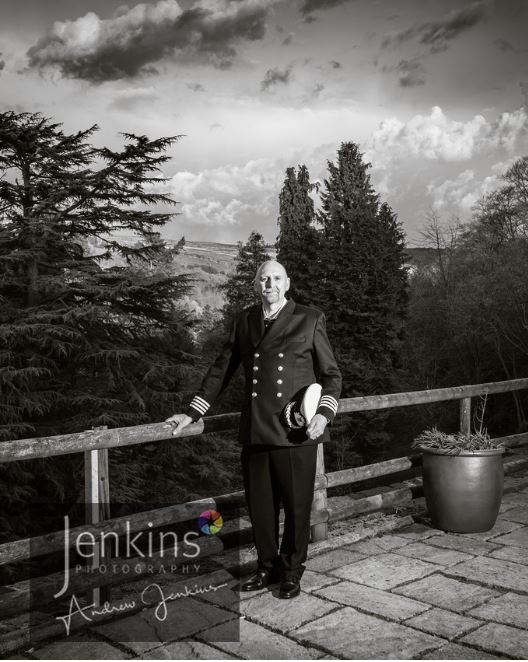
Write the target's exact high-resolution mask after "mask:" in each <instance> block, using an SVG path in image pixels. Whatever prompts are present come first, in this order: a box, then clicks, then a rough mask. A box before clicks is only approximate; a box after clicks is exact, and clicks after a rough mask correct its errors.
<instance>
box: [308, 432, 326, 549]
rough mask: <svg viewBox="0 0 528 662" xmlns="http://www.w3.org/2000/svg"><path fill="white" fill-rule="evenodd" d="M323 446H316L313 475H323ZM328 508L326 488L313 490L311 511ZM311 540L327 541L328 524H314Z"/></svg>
mask: <svg viewBox="0 0 528 662" xmlns="http://www.w3.org/2000/svg"><path fill="white" fill-rule="evenodd" d="M323 448H324V444H317V465H316V469H315V475H316V476H318V475H320V474H324V473H325V462H324V450H323ZM327 508H328V500H327V496H326V486H325V487H322V488H320V489H318V490H315V492H314V497H313V502H312V510H315V511H321V510H323V511H326V510H327ZM311 534H312V535H311V540H312V542H319V541H320V540H327V539H328V522H321V523H320V524H314V525H313V526H312V527H311Z"/></svg>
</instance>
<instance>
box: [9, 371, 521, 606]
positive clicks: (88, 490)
mask: <svg viewBox="0 0 528 662" xmlns="http://www.w3.org/2000/svg"><path fill="white" fill-rule="evenodd" d="M526 388H528V378H525V379H516V380H510V381H505V382H490V383H486V384H476V385H475V384H473V385H467V386H457V387H449V388H442V389H435V390H426V391H413V392H408V393H390V394H386V395H375V396H362V397H356V398H347V399H343V400H340V402H339V409H338V414H343V413H349V412H359V411H370V410H377V409H387V408H389V407H403V406H409V405H418V404H429V403H433V402H442V401H447V400H459V401H460V429H461V430H462V431H468V430H469V428H470V423H471V398H472V397H477V396H483V395H492V394H496V393H507V392H512V391H517V390H521V389H526ZM239 418H240V415H239V414H222V415H218V416H210V417H206V418H204V419H200V420H199V421H198V422H197V423H194V424H191V425H189V426H188V427H187V428H186V429H185V430H184V431H183V432H182V433H181V434H180V435H179V437H189V436H196V435H201V434H205V433H211V432H220V431H225V430H232V429H235V428H236V426H237V424H238V421H239ZM168 438H170V439H173V441H174V443H177V439H178V437H172V436H171V426H170V425H169V424H166V423H152V424H148V425H139V426H134V427H127V428H116V429H110V430H109V429H107V428H106V427H102V428H96V429H93V430H88V431H85V432H81V433H75V434H65V435H57V436H52V437H38V438H33V439H21V440H16V441H8V442H3V443H0V462H14V461H20V460H29V459H35V458H43V457H52V456H55V455H64V454H67V453H75V452H83V453H84V454H85V502H86V507H87V509H86V523H87V525H88V526H83V527H82V530H83V531H88V532H92V533H93V534H94V535H96V536H99V535H100V533H101V532H104V531H106V530H112V531H115V532H117V533H119V532H122V531H124V528H123V527H124V526H125V522H128V523H129V526H130V531H131V532H134V533H135V532H138V531H142V530H145V528H146V525H147V522H150V523H152V525H153V526H154V527H159V526H165V525H171V524H176V523H179V522H185V521H187V520H189V519H191V518H193V517H197V516H198V515H199V514H200V512H202V511H203V510H205V509H219V510H220V511H221V510H222V507H226V508H228V507H243V506H244V493H243V492H242V491H239V492H233V493H231V494H224V495H220V496H216V497H211V498H206V499H200V500H197V501H192V502H188V503H185V504H179V505H170V506H167V507H163V508H158V509H156V510H151V511H148V512H141V513H137V514H134V515H130V516H127V517H126V518H114V519H110V512H109V510H108V508H109V504H110V499H111V489H110V485H109V478H108V451H109V449H111V448H122V447H124V446H132V445H137V444H145V443H153V442H156V441H161V440H166V439H168ZM501 441H502V443H503V444H504V445H505V446H506V447H509V448H513V447H516V446H521V445H524V444H527V443H528V433H522V434H516V435H511V436H507V437H502V438H501ZM323 447H324V444H319V448H318V456H317V472H316V479H315V493H314V501H313V506H312V517H311V534H312V535H311V539H312V542H317V541H321V540H324V539H326V538H327V536H328V522H329V521H332V520H334V519H342V518H346V517H351V516H354V515H359V514H363V513H368V512H372V511H375V510H380V509H383V508H387V507H393V506H398V505H403V504H409V503H411V502H412V499H413V498H414V497H415V496H416V494H417V489H419V485H420V480H419V479H415V480H409V481H405V482H404V483H402V484H400V485H398V486H394V487H393V488H392V489H389V490H385V491H382V492H380V493H379V494H374V495H367V496H360V497H359V498H356V499H353V500H351V501H350V503H348V504H347V505H346V506H345V507H343V508H341V509H340V510H336V511H335V512H333V513H330V512H329V509H328V504H327V490H328V488H331V487H336V486H338V485H350V484H353V483H357V482H360V481H365V480H367V479H372V478H377V477H381V476H391V475H393V474H395V473H399V472H402V471H406V470H408V469H411V468H413V467H417V466H420V462H421V456H420V455H419V454H417V455H409V456H405V457H400V458H396V459H391V460H386V461H383V462H378V463H375V464H370V465H365V466H361V467H354V468H351V469H344V470H342V471H334V472H330V473H326V472H325V466H324V453H323ZM523 464H528V459H526V460H524V459H513V460H510V461H509V462H506V465H507V469H509V470H514V469H516V468H518V467H520V466H521V465H523ZM103 508H106V510H103ZM236 526H237V527H240V526H241V527H242V530H243V531H245V532H246V533H247V534H249V533H250V530H251V527H250V525H249V523H246V524H244V522H243V521H239V522H237V523H236ZM232 530H233V528H232V527H231V528H230V526H229V523H227V526H225V527H224V530H223V532H224V533H229V532H230V531H232ZM74 533H75V531H74V530H72V535H71V536H70V539H72V540H73V539H74ZM30 543H31V555H32V557H33V556H39V555H44V554H48V553H50V552H57V551H60V550H63V545H64V538H63V534H62V532H61V533H58V532H57V533H49V534H46V535H44V536H40V537H38V538H32V539H24V540H17V541H14V542H9V543H5V544H3V545H0V565H1V564H7V563H14V562H17V561H21V560H24V559H27V558H29V552H30ZM218 551H219V549H218V546H217V540H215V536H210V537H206V538H204V539H202V540H201V553H202V555H205V556H207V555H208V554H215V553H217V552H218ZM97 562H98V560H97V559H95V560H94V563H97ZM116 562H117V560H116ZM130 562H131V560H130V559H129V560H128V563H130ZM138 563H141V560H138ZM118 565H119V564H118ZM126 579H127V578H126V577H124V576H122V575H120V574H119V572H117V573H115V574H114V576H113V578H112V583H119V582H120V581H126ZM47 581H48V585H47V588H53V587H54V583H53V582H54V581H55V580H54V578H53V577H50V578H48V580H47ZM56 581H59V578H56ZM97 586H98V583H97V577H94V578H92V579H90V578H88V577H83V578H82V587H83V588H84V590H87V589H88V588H92V587H93V588H94V590H97ZM72 590H75V583H74V582H72ZM22 593H23V592H19V593H17V592H16V591H14V593H13V595H8V596H7V598H6V599H7V603H6V601H5V600H4V601H3V606H2V608H1V610H0V611H1V612H2V613H4V614H5V613H16V612H17V611H19V610H20V608H21V605H22V602H23V601H24V596H23V594H22ZM95 598H96V599H97V596H95ZM6 610H7V611H6Z"/></svg>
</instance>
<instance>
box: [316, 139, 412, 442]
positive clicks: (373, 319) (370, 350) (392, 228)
mask: <svg viewBox="0 0 528 662" xmlns="http://www.w3.org/2000/svg"><path fill="white" fill-rule="evenodd" d="M369 167H370V164H368V163H364V162H363V158H362V154H361V152H360V151H359V148H358V146H357V145H356V144H355V143H352V142H348V143H343V144H342V145H341V147H340V148H339V150H338V153H337V162H336V163H332V162H329V163H328V169H329V176H328V178H327V179H326V180H325V182H324V191H323V192H322V194H321V200H322V209H321V211H320V213H319V215H318V218H319V222H320V224H321V226H322V241H321V247H320V252H321V257H322V262H321V269H322V272H321V278H318V279H316V281H315V285H316V286H315V296H316V298H317V302H318V305H319V307H321V308H323V309H324V310H325V312H326V314H327V322H328V332H329V335H330V337H331V339H332V342H333V345H334V349H335V353H336V358H337V360H338V363H339V365H340V368H341V371H342V374H343V392H342V396H343V397H352V396H357V395H371V394H380V393H387V392H389V391H390V390H391V386H392V383H393V376H394V368H395V365H396V362H397V357H398V353H399V336H400V335H401V327H402V319H403V316H404V314H405V306H406V273H405V270H404V268H403V257H404V253H403V234H402V231H401V229H400V227H399V225H398V223H397V221H396V218H395V216H394V214H393V213H392V211H391V209H390V207H388V205H386V204H383V205H381V206H380V205H379V197H378V195H377V194H376V193H375V191H374V188H373V186H372V184H371V181H370V176H369V175H368V173H367V170H368V168H369ZM358 418H359V419H362V421H363V425H362V426H361V427H358V425H356V427H355V430H356V432H357V431H358V430H359V429H362V432H361V441H362V442H363V443H364V444H365V445H367V446H369V447H371V446H379V445H380V443H381V442H383V441H388V435H387V434H386V433H385V432H384V430H383V421H382V419H383V418H384V416H383V415H380V414H376V415H365V416H363V417H355V419H358Z"/></svg>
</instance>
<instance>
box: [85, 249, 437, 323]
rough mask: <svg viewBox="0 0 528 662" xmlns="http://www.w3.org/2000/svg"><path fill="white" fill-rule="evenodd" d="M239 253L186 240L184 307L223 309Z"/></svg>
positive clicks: (429, 255) (413, 258)
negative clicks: (187, 281) (189, 280)
mask: <svg viewBox="0 0 528 662" xmlns="http://www.w3.org/2000/svg"><path fill="white" fill-rule="evenodd" d="M119 240H120V241H121V242H123V243H124V244H126V245H129V246H132V245H134V244H136V243H137V241H138V238H137V237H134V236H130V237H128V236H126V237H120V238H119ZM165 243H166V245H167V246H170V247H174V246H176V245H177V244H178V242H177V241H176V240H167V241H166V242H165ZM85 248H86V250H87V251H88V253H89V254H91V255H95V254H97V253H100V252H102V248H103V242H102V241H101V240H99V239H97V240H92V241H90V243H87V244H86V245H85ZM267 251H268V253H269V254H270V255H271V256H272V257H275V248H274V247H272V246H268V247H267ZM405 252H406V254H407V255H408V262H407V263H406V264H407V266H409V267H411V273H412V272H413V271H414V270H416V269H419V268H421V267H423V266H426V265H428V264H430V263H431V262H432V261H433V260H434V258H435V249H433V248H407V249H406V251H405ZM237 253H238V246H237V245H236V244H221V243H218V242H212V241H186V242H185V246H184V247H183V250H181V251H180V252H179V253H178V255H176V256H175V257H174V261H173V273H174V274H178V273H180V274H181V273H186V274H189V275H190V276H191V278H192V279H193V281H194V282H193V290H192V292H191V294H190V295H189V297H187V300H186V301H185V305H186V306H187V307H188V308H189V309H190V310H193V311H194V312H196V313H197V314H201V313H202V311H203V308H204V307H205V306H210V307H211V308H222V306H223V305H224V297H223V294H222V292H221V291H220V289H219V286H220V285H222V284H223V283H225V281H226V280H227V279H228V277H229V276H230V275H231V273H232V272H233V269H234V261H235V258H236V256H237ZM124 264H125V262H124V260H122V259H121V258H119V257H118V256H114V257H113V258H112V259H111V260H106V261H105V263H104V266H106V267H110V266H116V265H119V266H124Z"/></svg>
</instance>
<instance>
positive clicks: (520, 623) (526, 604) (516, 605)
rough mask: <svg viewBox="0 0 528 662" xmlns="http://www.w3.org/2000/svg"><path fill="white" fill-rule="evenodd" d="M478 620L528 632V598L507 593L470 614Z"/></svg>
mask: <svg viewBox="0 0 528 662" xmlns="http://www.w3.org/2000/svg"><path fill="white" fill-rule="evenodd" d="M468 613H469V614H471V615H472V616H475V617H476V618H483V619H484V620H486V621H495V622H496V623H504V624H506V625H514V626H515V627H518V628H524V629H525V630H528V596H526V595H517V594H516V593H505V594H504V595H500V596H499V597H497V598H494V599H493V600H490V601H489V602H487V603H486V604H483V605H481V606H480V607H476V608H475V609H472V610H471V611H470V612H468Z"/></svg>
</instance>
